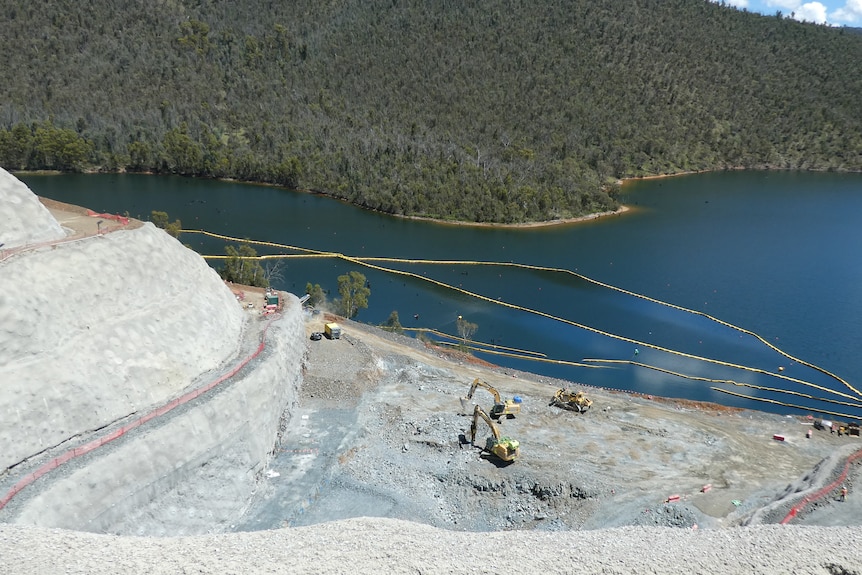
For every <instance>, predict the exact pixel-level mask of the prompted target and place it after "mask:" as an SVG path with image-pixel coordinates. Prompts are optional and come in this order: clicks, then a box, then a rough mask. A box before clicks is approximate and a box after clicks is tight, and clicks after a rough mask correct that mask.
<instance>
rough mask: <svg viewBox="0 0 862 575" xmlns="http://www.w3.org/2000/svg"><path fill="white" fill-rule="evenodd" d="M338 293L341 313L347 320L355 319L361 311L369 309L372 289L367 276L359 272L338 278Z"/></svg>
mask: <svg viewBox="0 0 862 575" xmlns="http://www.w3.org/2000/svg"><path fill="white" fill-rule="evenodd" d="M338 293H339V294H340V295H341V299H340V300H339V301H338V310H339V313H340V314H341V315H343V316H345V317H347V318H354V317H356V314H357V313H359V310H360V309H362V308H367V307H368V296H370V295H371V288H369V287H368V282H367V281H366V280H365V276H364V275H362V274H361V273H359V272H357V271H352V272H350V273H349V274H344V275H340V276H338Z"/></svg>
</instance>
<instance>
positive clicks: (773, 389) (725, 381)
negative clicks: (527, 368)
mask: <svg viewBox="0 0 862 575" xmlns="http://www.w3.org/2000/svg"><path fill="white" fill-rule="evenodd" d="M584 361H591V362H599V363H627V364H631V365H635V366H637V367H643V368H646V369H651V370H653V371H659V372H661V373H666V374H668V375H673V376H676V377H681V378H684V379H690V380H692V381H705V382H708V383H723V384H726V385H736V386H738V387H748V388H751V389H759V390H762V391H769V392H772V393H784V394H787V395H796V396H798V397H804V398H807V399H813V400H817V401H824V402H826V403H834V404H836V405H846V406H847V407H855V408H857V409H862V403H853V402H849V401H839V400H837V399H826V398H824V397H818V396H815V395H810V394H807V393H802V392H800V391H791V390H789V389H781V388H777V387H766V386H763V385H756V384H753V383H744V382H739V381H734V380H732V379H713V378H710V377H702V376H699V375H690V374H687V373H680V372H678V371H673V370H670V369H666V368H663V367H658V366H655V365H650V364H647V363H641V362H638V361H631V360H627V359H585V360H584ZM767 373H768V372H767ZM772 375H775V374H772ZM776 377H782V378H783V379H788V380H790V381H794V382H797V383H801V384H802V385H808V386H811V387H814V388H816V389H820V390H822V391H828V392H830V393H834V394H835V395H839V396H841V397H845V398H847V399H856V398H855V397H853V396H851V395H847V394H846V393H841V392H838V391H835V390H832V389H829V388H823V387H820V386H819V385H814V384H812V383H809V382H807V381H802V380H799V379H793V378H788V377H784V376H778V375H776Z"/></svg>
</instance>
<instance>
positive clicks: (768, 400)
mask: <svg viewBox="0 0 862 575" xmlns="http://www.w3.org/2000/svg"><path fill="white" fill-rule="evenodd" d="M710 389H712V390H713V391H720V392H721V393H726V394H728V395H733V396H736V397H742V398H744V399H748V400H750V401H760V402H763V403H772V404H774V405H782V406H784V407H791V408H793V409H799V410H801V411H810V410H809V409H808V408H807V407H803V406H801V405H796V404H794V403H785V402H783V401H778V400H776V399H767V398H765V397H755V396H753V395H745V394H744V393H737V392H735V391H730V390H728V389H720V388H718V387H710ZM817 411H818V412H819V413H823V414H826V415H834V416H835V417H844V418H847V419H855V416H853V415H849V414H847V413H839V412H837V411H828V410H822V409H818V410H817Z"/></svg>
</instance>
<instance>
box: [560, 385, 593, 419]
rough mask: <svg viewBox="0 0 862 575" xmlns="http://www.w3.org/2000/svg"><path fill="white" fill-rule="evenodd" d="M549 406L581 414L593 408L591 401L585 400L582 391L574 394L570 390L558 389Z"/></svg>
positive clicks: (585, 397)
mask: <svg viewBox="0 0 862 575" xmlns="http://www.w3.org/2000/svg"><path fill="white" fill-rule="evenodd" d="M551 405H556V406H557V407H562V408H563V409H568V410H570V411H577V412H578V413H583V412H585V411H586V410H588V409H589V408H591V407H592V406H593V400H592V399H589V398H587V396H586V394H585V393H584V392H583V391H578V392H575V391H572V390H571V389H560V390H557V393H556V394H554V398H553V399H552V400H551Z"/></svg>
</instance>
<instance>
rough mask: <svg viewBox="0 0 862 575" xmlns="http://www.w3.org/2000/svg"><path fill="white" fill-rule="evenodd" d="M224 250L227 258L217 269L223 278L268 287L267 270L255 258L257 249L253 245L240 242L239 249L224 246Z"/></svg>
mask: <svg viewBox="0 0 862 575" xmlns="http://www.w3.org/2000/svg"><path fill="white" fill-rule="evenodd" d="M224 250H225V254H227V256H228V258H227V259H226V260H224V262H225V263H224V267H223V268H222V269H221V270H220V271H219V275H221V278H222V279H223V280H225V281H229V282H234V283H238V284H243V285H248V286H257V287H269V279H268V278H267V271H266V270H265V269H263V266H261V265H260V262H259V261H258V260H257V259H256V258H257V251H255V249H254V248H253V247H251V246H249V245H248V244H242V245H240V246H239V249H237V248H236V247H234V246H225V248H224Z"/></svg>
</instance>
